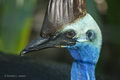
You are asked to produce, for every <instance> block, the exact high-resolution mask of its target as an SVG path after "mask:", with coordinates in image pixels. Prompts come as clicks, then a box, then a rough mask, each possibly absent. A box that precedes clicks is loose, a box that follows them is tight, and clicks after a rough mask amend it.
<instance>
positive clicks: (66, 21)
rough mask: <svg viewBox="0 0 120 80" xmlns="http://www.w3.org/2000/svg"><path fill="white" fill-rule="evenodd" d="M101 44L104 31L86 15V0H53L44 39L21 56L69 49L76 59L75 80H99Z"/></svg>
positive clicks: (38, 39) (73, 67)
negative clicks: (33, 52)
mask: <svg viewBox="0 0 120 80" xmlns="http://www.w3.org/2000/svg"><path fill="white" fill-rule="evenodd" d="M101 44H102V35H101V31H100V29H99V27H98V25H97V23H96V22H95V20H94V19H93V18H92V17H91V15H90V14H88V13H86V3H85V0H50V1H49V4H48V8H47V12H46V16H45V19H44V22H43V26H42V29H41V33H40V37H39V38H37V39H36V40H34V41H33V42H31V43H30V44H29V45H28V46H27V47H26V48H25V49H24V50H23V51H22V52H21V55H23V54H25V53H29V52H32V51H37V50H41V49H44V48H51V47H52V48H53V47H56V48H66V49H68V50H69V52H70V54H71V55H72V57H73V58H74V62H73V64H72V68H71V80H95V67H96V64H97V61H98V59H99V55H100V50H101Z"/></svg>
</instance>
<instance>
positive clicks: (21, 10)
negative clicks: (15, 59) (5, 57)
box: [0, 0, 36, 54]
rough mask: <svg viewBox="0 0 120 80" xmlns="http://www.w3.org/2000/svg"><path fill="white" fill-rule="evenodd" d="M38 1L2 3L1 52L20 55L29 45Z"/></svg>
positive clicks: (3, 0)
mask: <svg viewBox="0 0 120 80" xmlns="http://www.w3.org/2000/svg"><path fill="white" fill-rule="evenodd" d="M35 5H36V0H1V1H0V6H1V7H0V15H1V18H0V22H1V25H0V50H1V51H3V52H5V53H12V54H19V53H20V51H21V50H22V49H23V48H24V47H25V46H26V44H27V43H28V39H29V36H30V31H31V25H32V14H33V11H34V9H35Z"/></svg>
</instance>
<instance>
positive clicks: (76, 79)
mask: <svg viewBox="0 0 120 80" xmlns="http://www.w3.org/2000/svg"><path fill="white" fill-rule="evenodd" d="M67 49H68V50H69V52H70V54H71V55H72V57H73V58H74V59H75V60H74V62H73V65H72V69H71V80H96V79H95V67H96V63H97V61H98V58H99V49H98V48H95V46H92V45H88V44H80V45H76V46H73V47H71V48H67Z"/></svg>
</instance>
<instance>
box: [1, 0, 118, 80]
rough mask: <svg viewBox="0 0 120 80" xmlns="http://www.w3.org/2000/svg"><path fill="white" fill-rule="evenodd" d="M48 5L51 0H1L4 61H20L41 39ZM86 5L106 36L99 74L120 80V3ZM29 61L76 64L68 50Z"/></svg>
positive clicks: (89, 1) (105, 0) (94, 0)
mask: <svg viewBox="0 0 120 80" xmlns="http://www.w3.org/2000/svg"><path fill="white" fill-rule="evenodd" d="M47 3H48V0H0V51H1V54H0V58H1V55H2V54H5V55H4V56H8V55H9V56H10V55H15V56H11V57H16V56H17V55H19V53H20V51H21V50H22V49H23V48H24V47H25V46H26V45H27V44H28V43H29V42H31V41H32V40H34V39H36V38H37V37H39V33H40V29H41V25H42V22H43V19H44V15H45V11H46V8H47ZM86 5H87V12H88V13H90V14H91V15H92V16H93V18H94V19H95V20H96V21H97V23H98V25H99V27H100V28H101V30H102V34H103V45H102V50H101V54H100V59H99V61H98V64H97V68H96V73H99V74H100V75H103V76H108V77H112V78H114V80H116V79H119V75H120V37H119V36H120V0H86ZM25 57H29V58H31V59H33V60H36V61H37V60H39V59H41V58H44V59H48V60H52V61H56V62H58V63H64V64H68V65H71V64H72V61H73V58H72V57H71V55H70V54H69V52H68V51H67V50H66V49H53V48H52V49H45V50H41V51H37V52H33V53H30V54H27V55H26V56H25ZM4 58H5V59H1V65H4V63H2V60H6V58H9V57H4ZM15 59H16V60H17V58H15ZM9 60H11V59H9ZM26 65H27V64H26ZM6 68H7V67H6Z"/></svg>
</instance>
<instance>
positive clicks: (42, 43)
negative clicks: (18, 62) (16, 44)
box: [20, 37, 53, 56]
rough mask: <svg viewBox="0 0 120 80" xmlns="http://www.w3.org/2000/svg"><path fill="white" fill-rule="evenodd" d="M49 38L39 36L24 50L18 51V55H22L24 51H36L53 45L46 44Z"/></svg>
mask: <svg viewBox="0 0 120 80" xmlns="http://www.w3.org/2000/svg"><path fill="white" fill-rule="evenodd" d="M48 40H49V37H48V38H42V37H39V38H37V39H36V40H34V41H32V42H31V43H30V44H29V45H28V46H27V47H26V48H24V50H23V51H22V52H21V53H20V55H21V56H22V55H24V54H26V53H29V52H32V51H37V50H40V49H43V48H47V47H52V46H53V45H48V44H47V42H48Z"/></svg>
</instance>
